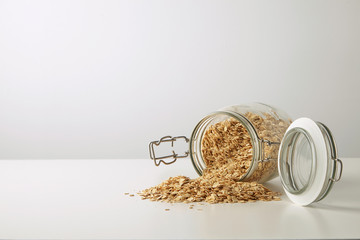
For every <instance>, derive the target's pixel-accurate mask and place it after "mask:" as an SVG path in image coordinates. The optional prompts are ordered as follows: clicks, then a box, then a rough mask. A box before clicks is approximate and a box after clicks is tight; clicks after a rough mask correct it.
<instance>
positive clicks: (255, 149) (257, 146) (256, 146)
mask: <svg viewBox="0 0 360 240" xmlns="http://www.w3.org/2000/svg"><path fill="white" fill-rule="evenodd" d="M219 115H227V116H229V117H233V118H234V119H236V120H237V121H239V122H240V123H241V124H242V125H243V126H244V127H245V129H246V130H247V132H248V133H249V135H250V140H251V145H252V153H253V156H252V160H251V164H250V166H249V168H248V169H247V171H246V173H245V174H243V175H242V176H241V178H240V179H239V181H243V180H246V179H247V178H248V177H250V176H251V174H252V173H253V172H254V171H255V168H256V165H257V164H256V163H257V160H258V159H260V156H261V143H260V139H259V136H258V134H257V131H256V129H255V127H254V125H253V124H252V123H251V122H250V121H249V120H248V119H247V118H246V117H245V116H244V115H242V114H240V113H237V112H233V111H229V110H226V111H225V110H220V111H215V112H213V113H211V114H209V115H207V116H205V117H204V118H203V119H201V120H200V121H199V123H198V124H197V125H196V126H195V128H194V130H193V132H192V134H191V137H190V146H189V149H190V158H191V162H192V164H193V166H194V168H195V170H196V172H197V173H198V174H199V175H202V172H203V170H204V167H203V166H201V163H200V162H199V158H198V155H197V154H196V152H195V151H194V149H195V148H196V145H198V147H199V148H200V155H201V139H202V137H203V134H204V132H205V131H201V129H204V128H205V129H206V128H207V126H208V124H209V123H210V122H211V121H212V120H214V119H215V117H217V116H219ZM199 134H202V135H201V136H199ZM199 140H200V141H199Z"/></svg>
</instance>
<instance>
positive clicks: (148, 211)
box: [0, 158, 360, 239]
mask: <svg viewBox="0 0 360 240" xmlns="http://www.w3.org/2000/svg"><path fill="white" fill-rule="evenodd" d="M343 162H344V171H343V177H342V179H341V181H340V182H338V183H336V184H335V186H334V188H333V189H332V192H331V193H330V194H329V195H328V197H327V198H326V199H325V200H323V201H321V202H320V203H316V204H313V205H311V206H310V207H301V206H297V205H295V204H293V203H291V202H290V201H289V200H288V198H287V197H286V196H285V195H283V196H282V201H273V202H255V203H245V204H243V203H242V204H214V205H211V204H205V205H200V204H196V207H195V208H194V209H189V204H184V203H177V204H170V203H162V202H151V201H149V200H141V198H140V197H139V196H135V197H129V196H126V195H124V193H125V192H130V193H136V192H138V191H139V190H142V189H144V188H147V187H150V186H153V185H156V184H158V183H160V182H161V181H163V180H165V179H167V178H168V177H170V176H177V175H186V176H190V177H197V175H196V173H195V170H194V169H193V167H192V165H191V162H190V160H189V159H181V160H178V162H176V163H175V164H173V165H169V166H164V165H162V166H160V167H155V165H154V164H153V162H152V161H151V160H149V159H143V160H140V159H132V160H123V159H121V160H0V193H1V196H0V239H29V238H31V239H69V238H71V239H86V238H87V239H109V238H113V239H123V238H125V239H139V238H140V239H174V238H177V239H227V238H230V239H241V238H246V239H249V238H262V239H264V238H272V239H274V238H277V239H278V238H286V239H291V238H312V239H315V238H360V174H359V170H360V158H358V159H343ZM265 185H266V186H268V187H269V188H271V189H272V190H277V191H282V188H281V184H280V180H279V178H276V179H274V180H272V181H270V182H269V183H267V184H265ZM282 192H283V191H282ZM166 208H169V209H170V211H165V209H166ZM198 209H202V210H198Z"/></svg>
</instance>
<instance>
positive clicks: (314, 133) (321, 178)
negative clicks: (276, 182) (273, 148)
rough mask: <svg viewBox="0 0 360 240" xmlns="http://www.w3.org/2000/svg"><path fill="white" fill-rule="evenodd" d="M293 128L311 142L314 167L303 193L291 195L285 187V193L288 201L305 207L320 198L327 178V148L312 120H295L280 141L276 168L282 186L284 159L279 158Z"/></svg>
mask: <svg viewBox="0 0 360 240" xmlns="http://www.w3.org/2000/svg"><path fill="white" fill-rule="evenodd" d="M294 128H298V129H302V130H304V131H305V132H306V133H307V134H308V135H309V137H310V138H311V139H312V140H313V143H314V144H313V146H314V148H315V149H313V151H314V153H313V157H314V159H313V160H314V161H315V165H314V166H315V167H314V168H313V169H312V171H314V172H313V174H314V175H313V176H314V177H313V181H312V182H311V183H309V185H308V186H307V187H306V189H304V191H302V192H299V193H291V192H289V191H288V190H287V189H286V188H285V187H284V190H285V193H286V195H287V196H288V197H289V199H290V200H291V201H292V202H294V203H296V204H299V205H302V206H306V205H309V204H311V203H313V202H315V201H316V200H317V198H318V197H319V196H320V194H321V192H322V189H323V187H324V185H325V184H326V182H327V181H328V178H327V169H328V156H327V148H326V142H325V139H324V137H323V134H322V132H321V130H320V128H319V127H318V125H317V124H316V122H314V121H313V120H311V119H309V118H299V119H297V120H295V121H294V122H293V123H292V124H291V125H290V126H289V128H288V129H287V130H286V132H285V135H284V138H283V140H282V141H281V145H280V150H279V159H278V167H279V175H280V178H281V182H282V184H283V185H284V181H283V180H282V178H283V176H282V171H281V167H282V166H281V162H280V161H284V158H283V157H282V156H281V153H282V152H283V151H282V148H287V147H288V146H283V143H284V142H285V141H284V140H285V139H286V138H287V137H289V136H288V135H287V133H288V132H289V131H290V130H291V129H294Z"/></svg>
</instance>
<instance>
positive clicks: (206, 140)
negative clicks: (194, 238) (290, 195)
mask: <svg viewBox="0 0 360 240" xmlns="http://www.w3.org/2000/svg"><path fill="white" fill-rule="evenodd" d="M245 117H247V118H248V119H249V120H250V122H251V123H252V124H253V125H254V127H255V128H256V130H257V133H258V135H259V137H260V138H262V139H264V140H269V141H272V142H280V141H281V139H282V136H283V135H284V133H285V131H286V129H287V127H288V125H289V123H286V122H285V121H283V120H279V119H277V118H274V117H273V116H271V115H264V117H261V116H259V115H256V114H253V113H247V114H245ZM264 150H265V152H264V153H265V155H266V156H267V157H271V158H277V154H278V150H279V145H270V146H266V145H265V146H264ZM252 154H253V152H252V145H251V139H250V135H249V133H248V132H247V131H246V129H245V127H244V126H243V125H242V124H241V123H240V122H238V121H237V120H235V119H234V118H229V119H227V120H224V121H221V122H218V123H216V124H214V125H211V126H210V127H209V128H208V129H207V130H206V132H205V133H204V136H203V139H202V156H203V159H204V161H205V164H206V169H205V170H204V172H203V175H202V176H200V177H198V178H196V179H190V178H188V177H185V176H177V177H171V178H169V179H168V180H166V181H164V182H162V183H161V184H159V185H157V186H155V187H151V188H148V189H145V190H143V191H142V192H140V193H138V194H139V195H140V196H142V199H150V200H152V201H165V202H171V203H173V202H184V203H190V202H208V203H245V202H254V201H258V200H262V201H272V200H280V197H279V195H280V193H278V192H273V191H271V190H269V189H268V188H266V187H264V186H263V185H262V184H260V183H259V182H264V181H266V180H268V179H270V178H272V177H273V176H274V175H275V174H276V173H277V162H276V161H268V162H261V163H258V164H257V165H258V166H257V168H256V170H255V171H254V172H253V174H252V175H251V176H250V177H249V178H247V179H246V181H247V182H240V181H239V180H242V178H243V176H244V174H246V172H247V171H248V169H249V167H250V165H251V161H252V158H253V156H252Z"/></svg>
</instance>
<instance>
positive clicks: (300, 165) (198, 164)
mask: <svg viewBox="0 0 360 240" xmlns="http://www.w3.org/2000/svg"><path fill="white" fill-rule="evenodd" d="M179 139H183V140H185V141H186V142H189V150H188V151H185V153H184V154H182V155H179V154H177V153H175V152H174V151H173V152H172V154H170V155H167V156H164V157H157V156H156V155H155V148H154V146H158V145H160V143H162V142H171V144H172V146H173V144H174V142H175V141H178V140H179ZM149 150H150V157H151V159H153V160H154V162H155V164H156V165H157V166H158V165H159V164H160V163H164V164H171V163H173V162H175V161H176V160H177V159H178V158H185V157H187V156H190V158H191V161H192V163H193V166H194V168H195V170H196V172H197V173H198V174H199V175H202V174H203V173H204V172H206V171H211V172H212V174H215V175H217V176H219V177H226V178H230V179H232V180H235V181H247V182H258V183H263V182H266V181H268V180H270V179H272V178H274V177H276V176H278V175H280V178H281V182H282V185H283V187H284V190H285V192H286V194H287V195H288V197H289V198H290V199H291V200H292V201H293V202H295V203H298V204H300V205H308V204H311V203H313V202H316V201H319V200H321V199H323V198H324V197H325V196H326V195H327V194H328V192H329V191H330V189H331V187H332V185H333V183H334V182H336V181H339V180H340V178H341V173H342V162H341V160H339V159H338V158H337V151H336V144H335V141H334V138H333V136H332V134H331V132H330V130H329V129H328V128H327V127H326V126H325V125H324V124H322V123H319V122H315V121H313V120H311V119H309V118H300V119H297V120H296V121H294V122H292V120H291V119H290V117H289V116H288V115H287V114H286V113H285V112H283V111H281V110H279V109H277V108H274V107H272V106H269V105H266V104H262V103H252V104H246V105H235V106H229V107H225V108H222V109H220V110H218V111H216V112H213V113H211V114H209V115H207V116H205V117H204V118H203V119H201V120H200V122H199V123H198V124H197V125H196V126H195V128H194V130H193V132H192V135H191V137H190V139H188V138H187V137H185V136H180V137H170V136H167V137H163V138H162V139H160V140H159V141H153V142H151V143H150V145H149ZM168 158H171V159H172V160H171V161H170V162H168V161H165V160H164V159H168Z"/></svg>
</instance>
